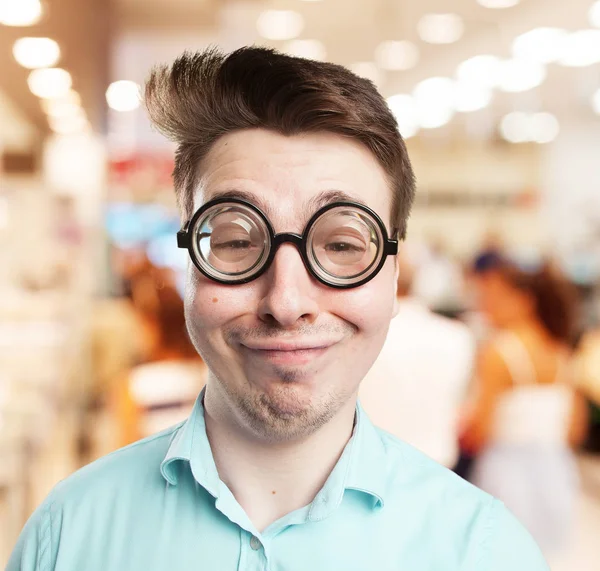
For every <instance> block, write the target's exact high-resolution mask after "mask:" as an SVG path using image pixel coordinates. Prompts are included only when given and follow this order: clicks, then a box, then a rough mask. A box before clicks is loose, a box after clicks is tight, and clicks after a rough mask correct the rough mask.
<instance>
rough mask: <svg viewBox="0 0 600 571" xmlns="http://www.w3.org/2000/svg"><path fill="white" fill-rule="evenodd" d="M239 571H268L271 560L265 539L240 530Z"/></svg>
mask: <svg viewBox="0 0 600 571" xmlns="http://www.w3.org/2000/svg"><path fill="white" fill-rule="evenodd" d="M240 542H241V546H240V563H239V567H238V570H239V571H268V569H269V559H268V553H267V547H266V546H265V544H264V539H263V538H261V537H259V536H257V535H253V534H252V533H250V532H248V531H246V530H245V529H242V528H240Z"/></svg>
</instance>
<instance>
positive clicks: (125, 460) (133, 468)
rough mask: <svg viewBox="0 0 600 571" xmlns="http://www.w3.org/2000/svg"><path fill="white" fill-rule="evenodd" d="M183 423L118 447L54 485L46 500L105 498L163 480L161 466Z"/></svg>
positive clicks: (65, 500)
mask: <svg viewBox="0 0 600 571" xmlns="http://www.w3.org/2000/svg"><path fill="white" fill-rule="evenodd" d="M183 424H184V422H182V423H179V424H177V425H175V426H173V427H171V428H168V429H166V430H163V431H162V432H159V433H157V434H154V435H152V436H149V437H148V438H144V439H143V440H139V441H137V442H134V443H133V444H130V445H129V446H126V447H124V448H120V449H119V450H115V451H114V452H111V453H110V454H107V455H106V456H103V457H102V458H99V459H98V460H95V461H94V462H92V463H90V464H88V465H87V466H84V467H83V468H81V469H79V470H77V471H76V472H74V473H73V474H71V475H70V476H68V477H67V478H65V479H64V480H62V481H61V482H59V483H58V484H57V485H56V486H55V487H54V489H53V490H52V491H51V492H50V494H49V496H48V498H47V500H46V503H47V504H48V503H51V504H59V505H65V504H70V503H77V502H80V501H82V500H84V499H85V500H86V501H89V500H90V499H101V498H103V497H105V496H106V495H112V494H114V493H115V492H116V490H123V491H124V492H125V493H127V490H131V489H132V488H134V487H136V486H139V485H140V483H141V482H142V481H146V482H147V481H148V480H149V479H156V481H157V482H160V478H162V475H161V473H160V465H161V463H162V461H163V459H164V458H165V455H166V454H167V451H168V449H169V446H170V444H171V442H172V440H173V438H174V437H175V435H176V434H177V432H178V431H179V430H180V429H181V427H182V426H183Z"/></svg>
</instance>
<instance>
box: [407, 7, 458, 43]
mask: <svg viewBox="0 0 600 571" xmlns="http://www.w3.org/2000/svg"><path fill="white" fill-rule="evenodd" d="M417 30H418V32H419V36H420V37H421V39H422V40H423V41H424V42H428V43H430V44H452V43H454V42H457V41H458V40H459V39H460V38H461V36H462V35H463V31H464V24H463V21H462V18H461V17H460V16H459V15H458V14H425V15H424V16H423V17H422V18H421V19H420V20H419V23H418V24H417Z"/></svg>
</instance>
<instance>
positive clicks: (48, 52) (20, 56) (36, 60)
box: [13, 38, 60, 69]
mask: <svg viewBox="0 0 600 571" xmlns="http://www.w3.org/2000/svg"><path fill="white" fill-rule="evenodd" d="M13 56H14V57H15V59H16V60H17V62H18V63H19V64H21V65H22V66H23V67H26V68H27V69H36V68H40V67H52V66H53V65H56V63H57V62H58V60H59V58H60V48H59V47H58V44H57V43H56V42H55V41H54V40H51V39H50V38H20V39H18V40H17V41H16V42H15V43H14V45H13Z"/></svg>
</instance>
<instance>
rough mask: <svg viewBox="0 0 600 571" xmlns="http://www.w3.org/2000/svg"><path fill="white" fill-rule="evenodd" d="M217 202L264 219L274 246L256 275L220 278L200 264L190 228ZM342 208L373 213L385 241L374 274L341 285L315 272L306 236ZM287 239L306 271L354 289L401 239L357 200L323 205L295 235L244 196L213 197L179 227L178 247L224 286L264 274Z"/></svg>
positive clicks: (384, 259) (376, 271)
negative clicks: (327, 214) (391, 235)
mask: <svg viewBox="0 0 600 571" xmlns="http://www.w3.org/2000/svg"><path fill="white" fill-rule="evenodd" d="M218 204H241V205H242V206H245V207H246V208H249V209H251V210H252V211H253V212H254V213H255V214H257V215H258V217H259V218H260V219H261V220H262V221H263V222H264V224H265V228H266V229H267V232H268V234H269V238H270V241H271V249H270V252H269V255H268V257H267V259H266V260H265V262H263V265H262V266H261V267H260V269H259V270H258V271H257V272H256V273H255V274H252V275H250V276H247V277H244V278H241V279H235V278H234V279H231V280H224V279H219V278H216V277H215V276H213V275H210V274H209V273H208V272H207V271H206V270H205V269H204V267H203V266H202V264H201V263H200V260H199V259H198V258H197V256H196V252H195V250H194V247H193V244H192V240H193V235H192V232H190V229H192V230H193V229H194V228H195V226H196V223H197V222H198V220H199V219H200V218H201V217H202V216H203V215H204V213H205V212H206V211H207V210H208V209H210V208H212V207H213V206H216V205H218ZM339 207H351V208H357V209H359V210H362V211H363V212H366V213H367V214H368V215H369V216H371V217H372V218H373V219H374V220H375V222H376V224H377V225H378V227H379V230H380V231H381V235H382V237H383V244H382V247H383V254H382V256H381V259H380V260H379V262H378V264H377V266H376V267H375V268H374V269H372V270H371V273H369V275H368V276H366V277H365V278H364V279H362V280H359V281H357V282H353V283H351V284H338V283H332V282H328V281H327V280H326V279H324V278H323V277H322V276H320V275H319V274H318V273H317V272H315V271H314V270H313V268H312V265H311V263H310V261H309V257H308V239H307V237H308V236H309V234H310V230H311V228H312V226H313V225H314V224H315V222H316V221H317V220H318V219H319V218H320V217H321V216H322V215H323V214H324V213H325V212H327V211H329V210H331V209H333V208H339ZM285 242H290V243H292V244H294V245H295V246H296V248H298V251H299V252H300V256H301V258H302V262H303V263H304V267H305V268H306V270H307V271H308V273H309V274H310V275H311V276H312V277H314V278H315V279H316V280H317V281H319V282H321V283H322V284H325V285H327V286H329V287H333V288H336V289H350V288H355V287H358V286H361V285H363V284H365V283H367V282H368V281H371V280H372V279H373V278H374V277H375V276H376V275H377V274H378V273H379V272H380V271H381V268H383V265H384V264H385V262H386V260H387V257H388V256H395V255H396V254H397V253H398V241H397V240H391V239H390V238H389V237H388V233H387V230H386V228H385V224H384V223H383V221H382V220H381V218H380V217H379V216H378V215H377V213H376V212H375V211H373V210H371V209H370V208H369V207H368V206H365V205H363V204H359V203H355V202H332V203H331V204H327V205H326V206H324V207H323V208H320V209H319V210H317V211H316V212H315V213H314V214H313V216H312V217H311V218H310V220H309V221H308V222H307V224H306V226H305V227H304V230H303V232H302V234H296V233H293V232H281V233H279V234H276V233H275V231H274V230H273V226H272V225H271V223H270V222H269V219H268V218H267V216H266V215H265V214H264V212H262V210H260V208H258V207H257V206H255V205H254V204H252V203H251V202H248V201H246V200H243V199H241V198H216V199H214V200H210V201H208V202H207V203H206V204H204V205H202V207H201V208H199V209H198V210H197V211H196V212H195V213H194V215H193V216H192V218H191V219H190V220H189V221H188V222H186V223H185V224H184V226H183V228H182V229H181V230H179V232H177V246H178V247H179V248H184V249H187V251H188V253H189V256H190V258H191V260H192V262H193V263H194V265H195V266H196V268H198V270H199V271H200V272H201V273H202V274H203V275H205V276H206V277H207V278H209V279H211V280H212V281H215V282H218V283H221V284H225V285H240V284H245V283H248V282H251V281H254V280H255V279H257V278H259V277H260V276H261V275H262V274H264V273H265V272H266V271H267V270H268V269H269V267H270V266H271V264H272V263H273V259H274V258H275V254H276V253H277V250H278V248H279V246H281V244H283V243H285ZM365 271H366V270H365Z"/></svg>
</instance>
